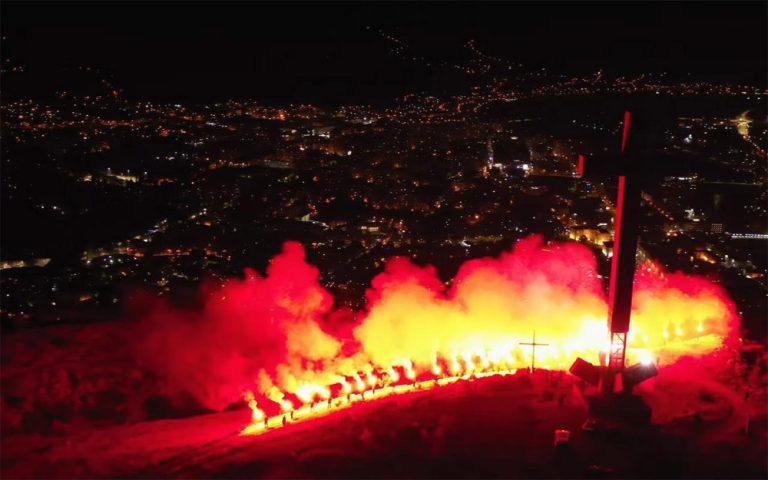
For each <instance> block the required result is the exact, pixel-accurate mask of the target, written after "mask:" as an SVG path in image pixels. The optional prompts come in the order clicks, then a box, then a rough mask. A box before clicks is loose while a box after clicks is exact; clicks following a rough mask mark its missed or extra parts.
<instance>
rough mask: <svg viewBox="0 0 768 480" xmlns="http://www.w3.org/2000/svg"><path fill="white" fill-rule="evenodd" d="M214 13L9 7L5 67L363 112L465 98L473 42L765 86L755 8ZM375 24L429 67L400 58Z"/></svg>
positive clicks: (533, 65)
mask: <svg viewBox="0 0 768 480" xmlns="http://www.w3.org/2000/svg"><path fill="white" fill-rule="evenodd" d="M220 5H221V4H217V8H215V9H214V8H213V7H211V6H210V5H206V4H201V3H191V4H182V3H176V2H170V3H160V4H149V3H130V4H129V3H122V2H116V3H66V4H64V3H44V2H25V3H20V2H5V3H4V4H3V15H2V18H3V20H2V29H3V55H2V56H3V66H4V68H10V67H14V66H23V67H24V68H25V69H26V70H27V72H29V73H31V75H25V79H24V81H23V82H20V83H23V84H24V88H29V87H33V88H35V89H37V90H45V89H46V87H47V82H48V81H49V74H50V73H51V72H60V71H61V70H62V69H72V68H75V67H77V66H88V67H95V68H99V69H103V70H104V71H105V72H106V73H107V74H109V77H110V78H111V79H112V81H113V82H114V83H115V85H116V86H117V87H118V88H121V89H123V90H124V93H125V95H126V97H128V98H131V99H142V100H144V99H146V100H157V101H185V102H192V103H195V102H208V101H217V100H226V99H242V98H250V99H257V100H260V101H263V102H265V103H289V102H290V103H300V102H307V103H316V104H337V105H338V104H362V103H377V102H381V101H386V100H389V99H391V98H393V97H395V96H399V95H403V94H407V93H412V92H416V91H426V92H429V93H434V94H438V95H439V94H452V93H456V92H460V91H466V89H467V88H468V85H470V84H471V83H472V81H475V80H477V78H472V79H467V78H462V77H461V75H457V74H456V73H455V72H452V71H446V69H445V68H440V67H436V66H435V65H434V64H435V63H437V62H438V60H445V61H446V62H448V63H450V62H451V61H454V60H456V61H459V62H461V61H462V60H464V59H465V56H466V54H467V51H468V50H467V48H466V47H465V46H464V44H465V43H466V42H467V41H468V40H470V39H474V40H475V41H476V45H477V46H478V47H479V48H480V49H481V50H482V51H483V52H484V53H487V54H490V55H494V56H497V57H500V58H502V59H504V60H508V61H510V62H513V63H518V62H519V63H522V64H523V65H524V67H523V68H524V69H526V70H534V69H535V70H538V69H541V68H546V69H548V70H549V71H552V72H553V73H556V74H571V73H573V74H584V73H588V72H592V71H595V70H597V69H601V68H602V69H604V70H605V71H606V73H607V74H608V75H617V76H620V75H637V74H641V73H646V72H648V73H662V72H668V74H669V75H670V77H672V78H677V79H681V78H688V75H689V74H690V78H692V79H697V80H698V79H704V80H713V81H722V82H726V83H747V84H751V85H764V84H765V81H766V79H765V72H766V44H765V41H764V40H765V37H766V25H765V12H766V5H765V4H764V3H759V2H752V3H738V4H736V3H729V4H728V5H726V6H724V5H723V4H722V3H703V4H692V3H680V2H676V3H655V4H647V3H631V4H621V5H617V4H612V5H609V4H602V3H590V4H578V5H577V4H573V3H569V4H562V3H557V2H545V3H543V4H529V3H510V4H501V3H482V4H479V5H478V4H472V5H471V8H470V5H468V4H455V3H426V4H418V5H413V4H404V3H396V4H384V3H374V4H365V5H361V4H348V3H322V4H319V3H305V2H289V3H287V4H275V3H228V4H226V8H222V7H221V6H220ZM369 27H370V28H369ZM378 29H382V30H383V32H384V33H386V34H388V35H393V36H396V37H397V38H399V39H401V40H402V41H404V42H405V43H406V44H408V46H409V47H410V49H409V50H408V53H409V57H410V55H411V53H413V54H416V55H422V56H424V57H425V58H427V59H429V60H434V61H433V62H432V63H433V65H431V66H427V65H426V64H423V63H420V62H413V61H411V60H407V59H406V58H403V57H404V56H403V55H400V56H398V55H395V54H393V53H392V52H391V47H392V45H393V43H392V42H391V41H387V40H385V39H384V38H383V37H382V36H381V35H379V34H378ZM5 77H6V78H5V80H6V81H5V82H4V83H5V85H6V88H4V89H3V90H4V91H3V93H4V94H5V95H10V96H12V97H13V96H15V95H14V94H17V92H15V91H14V90H13V88H15V85H14V82H13V78H12V77H10V76H9V74H8V73H6V74H5ZM9 79H10V80H11V81H10V82H9V81H8V80H9ZM16 96H24V95H20V94H18V95H16Z"/></svg>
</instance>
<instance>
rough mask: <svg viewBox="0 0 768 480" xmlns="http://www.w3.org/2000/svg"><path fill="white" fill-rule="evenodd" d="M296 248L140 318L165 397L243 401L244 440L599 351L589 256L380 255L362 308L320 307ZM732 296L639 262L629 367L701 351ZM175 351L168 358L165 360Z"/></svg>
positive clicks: (554, 249)
mask: <svg viewBox="0 0 768 480" xmlns="http://www.w3.org/2000/svg"><path fill="white" fill-rule="evenodd" d="M319 279H320V272H319V270H318V269H317V268H315V267H314V266H312V265H309V264H308V263H307V262H306V261H305V257H304V248H303V247H302V246H301V244H299V243H296V242H286V243H285V244H284V245H283V250H282V252H281V253H280V254H278V255H277V256H275V257H274V258H273V259H272V261H271V262H270V264H269V266H268V268H267V272H266V275H265V276H261V275H259V274H258V273H257V272H255V271H253V270H246V272H245V278H244V279H242V280H238V279H231V280H228V281H226V282H225V283H224V284H223V285H220V284H218V283H216V284H213V285H204V286H203V287H202V293H203V307H202V309H200V310H195V311H190V310H183V311H182V310H178V309H172V308H170V307H168V306H166V305H160V306H159V307H158V308H154V309H149V312H150V313H149V314H148V315H147V316H146V317H145V319H144V322H143V326H144V327H143V328H146V332H143V333H142V335H140V338H141V339H142V340H141V341H142V342H143V343H142V344H141V346H140V355H139V356H138V358H139V361H140V363H143V364H144V366H146V367H148V368H151V369H152V371H154V372H155V373H156V374H157V377H158V378H159V379H160V380H161V381H164V382H166V385H165V388H166V390H167V391H168V392H170V393H171V394H173V393H174V392H176V393H178V394H179V396H183V398H189V397H192V398H194V399H195V400H196V401H197V402H199V403H200V404H201V405H203V406H205V407H208V408H210V409H212V410H221V409H224V408H226V407H227V406H229V405H231V404H232V403H234V402H239V401H242V400H243V399H244V400H245V401H246V403H248V405H249V406H250V407H251V411H252V418H251V422H250V425H249V426H247V427H246V428H245V430H244V431H243V433H259V432H261V431H263V430H266V429H267V427H269V428H273V427H279V426H281V425H283V423H286V424H287V423H290V422H295V421H298V420H300V419H304V418H310V417H314V416H318V415H324V414H326V413H328V412H330V411H334V410H337V409H339V408H344V407H346V406H348V405H351V404H353V403H356V402H361V401H369V400H373V399H377V398H381V397H383V396H387V395H393V394H398V393H404V392H408V391H413V390H417V389H426V388H434V387H438V386H440V385H444V384H448V383H452V382H455V381H457V380H458V379H461V378H471V377H472V376H475V377H478V378H482V377H484V376H489V375H509V374H511V373H514V372H515V371H516V370H517V369H524V368H529V367H530V365H531V360H532V359H531V355H532V354H533V351H532V350H533V349H532V348H531V346H526V345H522V344H523V343H530V342H531V338H532V334H533V332H534V331H536V339H537V342H540V343H543V344H547V346H539V347H537V348H536V350H535V355H536V357H535V363H536V366H537V368H541V369H549V370H567V369H568V368H569V367H570V365H571V363H572V362H573V360H574V359H576V358H577V357H581V358H584V359H586V360H590V361H592V362H594V363H598V362H600V359H601V357H602V358H605V355H606V352H607V351H608V349H609V347H610V345H609V335H608V326H607V321H606V319H607V316H608V308H607V302H606V295H605V285H604V283H603V280H602V279H601V278H600V277H599V276H598V274H597V264H596V259H595V257H594V255H593V253H592V251H591V250H589V249H588V248H586V247H584V246H582V245H580V244H577V243H572V242H563V243H560V242H544V240H543V238H541V237H539V236H533V237H529V238H527V239H524V240H521V241H520V242H518V243H517V244H516V245H515V246H514V248H513V249H512V250H511V251H509V252H504V253H502V254H501V255H500V256H499V257H497V258H481V259H475V260H470V261H467V262H465V263H464V264H463V265H462V266H461V267H460V268H459V270H458V272H457V273H456V276H455V278H454V280H453V282H451V283H450V286H446V284H445V283H443V281H442V280H441V279H439V278H438V276H437V273H436V270H435V269H434V267H431V266H419V265H415V264H414V263H412V262H411V261H410V260H409V259H406V258H401V257H394V258H390V259H389V260H387V261H386V263H385V266H384V270H383V271H382V272H381V273H379V274H378V275H377V276H375V277H374V278H373V279H372V281H371V285H370V288H369V289H368V291H367V292H366V297H367V308H366V309H365V310H364V311H357V312H353V311H350V310H348V309H343V308H334V300H333V297H332V296H331V294H330V293H329V292H328V291H327V290H326V289H325V288H324V287H323V286H322V285H321V284H320V281H319ZM737 325H738V317H737V315H736V313H735V309H734V306H733V303H732V302H731V300H730V299H728V297H727V295H726V294H725V292H724V291H723V290H722V289H721V288H720V287H719V286H717V285H716V284H714V283H712V282H710V281H708V280H707V279H705V278H702V277H695V276H688V275H684V274H681V273H666V272H664V271H663V269H661V268H660V267H659V266H658V265H655V264H653V263H648V264H645V265H642V266H640V268H638V271H637V274H636V276H635V285H634V298H633V311H632V323H631V327H630V331H629V334H628V350H627V360H628V362H629V363H630V364H633V363H636V362H645V363H648V362H654V363H657V364H661V365H662V366H665V365H669V364H670V363H672V362H674V361H676V360H677V359H678V358H680V357H683V356H687V355H705V354H707V353H709V352H712V351H714V350H716V349H718V348H719V347H720V346H722V344H723V342H724V340H725V339H726V338H727V337H729V336H731V335H732V334H733V333H734V332H736V330H737ZM168 352H173V353H174V354H173V355H168ZM244 395H245V397H244Z"/></svg>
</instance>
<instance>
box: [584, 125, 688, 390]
mask: <svg viewBox="0 0 768 480" xmlns="http://www.w3.org/2000/svg"><path fill="white" fill-rule="evenodd" d="M646 111H647V110H646ZM659 113H660V112H659ZM657 117H658V115H657ZM665 120H666V121H667V122H665ZM669 120H675V118H672V119H670V118H668V117H664V116H663V115H662V118H652V115H651V114H641V115H636V116H633V115H632V114H631V113H630V112H629V111H626V112H624V119H623V125H622V135H621V150H620V154H619V155H616V154H607V155H595V156H591V157H584V156H583V155H579V165H578V167H579V175H581V176H588V175H602V176H617V177H618V194H617V198H616V214H615V219H614V230H615V233H614V241H613V260H612V263H611V278H610V288H609V293H608V312H609V313H608V315H609V316H608V324H609V327H610V335H611V338H610V352H609V359H608V367H607V371H606V372H603V373H604V374H598V372H597V371H596V370H595V368H596V367H594V366H591V365H590V364H588V362H585V361H584V360H581V359H577V361H576V362H575V363H574V364H573V366H572V367H571V372H572V373H574V374H576V375H577V376H580V377H582V378H584V379H587V380H588V381H590V382H592V383H594V382H595V379H602V385H603V390H604V392H606V393H608V392H613V391H616V390H617V388H616V387H617V385H618V389H622V390H625V389H627V388H629V389H631V386H632V385H633V384H634V383H637V381H636V380H638V379H637V378H634V379H629V380H631V381H629V382H628V381H625V379H624V378H623V377H624V368H625V356H626V349H627V332H628V331H629V323H630V315H631V312H632V285H633V282H634V277H635V256H636V255H637V240H638V231H639V225H640V201H641V188H642V186H643V184H645V183H647V182H652V181H658V180H659V179H661V178H663V177H665V176H672V175H681V174H688V173H691V172H693V171H695V170H696V169H695V166H696V165H697V163H699V159H697V158H695V157H694V156H693V155H690V154H686V153H685V152H682V151H673V150H671V149H670V148H669V147H664V148H661V144H662V143H663V138H662V136H663V135H666V131H665V130H664V129H663V126H664V125H668V121H669ZM630 126H631V127H632V131H633V132H635V133H633V135H632V137H630ZM640 381H641V380H640Z"/></svg>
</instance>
